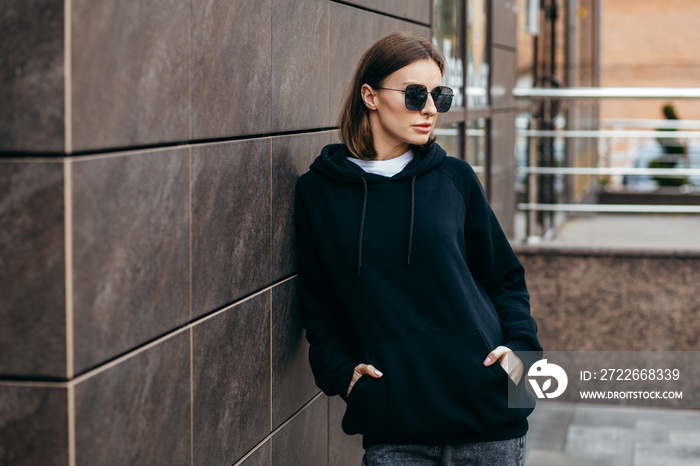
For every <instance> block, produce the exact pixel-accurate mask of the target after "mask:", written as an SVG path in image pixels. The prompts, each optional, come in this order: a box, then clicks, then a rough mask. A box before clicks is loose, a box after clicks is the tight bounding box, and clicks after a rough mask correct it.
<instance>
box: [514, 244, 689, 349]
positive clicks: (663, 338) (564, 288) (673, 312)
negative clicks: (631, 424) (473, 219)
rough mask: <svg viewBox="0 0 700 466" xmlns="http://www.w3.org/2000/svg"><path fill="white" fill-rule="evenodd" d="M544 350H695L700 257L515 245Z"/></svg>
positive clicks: (678, 252)
mask: <svg viewBox="0 0 700 466" xmlns="http://www.w3.org/2000/svg"><path fill="white" fill-rule="evenodd" d="M516 253H517V254H518V257H519V258H520V260H521V262H522V263H523V266H524V267H525V278H526V280H527V285H528V290H529V291H530V296H531V299H530V301H531V304H532V315H533V316H534V317H535V319H536V320H537V324H538V327H539V332H538V336H539V339H540V342H541V343H542V346H543V347H544V349H545V350H547V351H696V350H697V348H698V340H699V339H700V328H699V327H698V325H697V324H696V323H697V322H698V318H699V317H700V254H699V253H698V252H697V251H692V250H682V249H676V250H654V249H641V250H640V249H634V248H626V249H621V248H595V247H568V246H564V247H558V246H551V247H544V246H540V247H533V246H517V247H516Z"/></svg>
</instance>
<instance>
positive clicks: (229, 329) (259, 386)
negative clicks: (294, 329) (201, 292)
mask: <svg viewBox="0 0 700 466" xmlns="http://www.w3.org/2000/svg"><path fill="white" fill-rule="evenodd" d="M270 299H271V297H270V292H269V291H268V292H265V293H261V294H258V295H255V296H253V297H251V298H250V299H247V300H245V301H243V302H242V303H240V304H238V305H236V306H234V307H232V308H231V309H228V310H226V311H224V312H223V313H221V314H217V315H215V316H213V317H212V318H210V319H207V320H205V321H203V322H201V323H199V324H197V325H196V326H195V327H194V328H193V330H192V341H193V343H192V344H193V353H192V354H193V356H192V358H193V359H192V361H193V377H194V381H193V387H194V392H193V400H194V405H193V407H194V419H193V426H194V464H206V465H209V464H211V465H218V464H221V465H229V464H233V463H234V462H235V461H236V460H237V459H239V458H240V457H241V456H243V455H244V454H245V453H246V452H247V451H248V450H250V449H251V448H253V447H254V446H255V445H256V444H257V443H258V442H260V441H261V440H262V439H263V438H264V437H265V436H266V435H267V434H269V432H270Z"/></svg>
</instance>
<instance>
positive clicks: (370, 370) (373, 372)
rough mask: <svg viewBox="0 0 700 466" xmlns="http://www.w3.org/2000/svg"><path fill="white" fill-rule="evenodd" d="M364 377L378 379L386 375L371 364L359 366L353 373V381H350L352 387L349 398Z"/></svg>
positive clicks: (349, 388) (350, 387)
mask: <svg viewBox="0 0 700 466" xmlns="http://www.w3.org/2000/svg"><path fill="white" fill-rule="evenodd" d="M363 375H369V376H371V377H374V378H375V379H378V378H379V377H381V376H382V375H384V374H382V373H381V371H379V370H378V369H377V368H376V367H374V366H373V365H371V364H358V365H357V366H355V370H354V371H353V373H352V380H351V381H350V386H349V387H348V394H347V396H350V390H352V387H354V386H355V382H357V381H358V380H360V377H362V376H363Z"/></svg>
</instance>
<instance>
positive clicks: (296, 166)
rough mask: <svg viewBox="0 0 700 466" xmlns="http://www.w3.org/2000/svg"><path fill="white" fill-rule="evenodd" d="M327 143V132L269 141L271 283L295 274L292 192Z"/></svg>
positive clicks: (328, 133)
mask: <svg viewBox="0 0 700 466" xmlns="http://www.w3.org/2000/svg"><path fill="white" fill-rule="evenodd" d="M329 142H330V132H322V133H312V134H301V135H295V136H279V137H274V138H272V255H271V260H272V281H275V280H278V279H280V278H282V277H286V276H289V275H292V274H293V273H295V272H296V270H297V265H296V235H295V229H294V188H295V186H296V182H297V179H298V178H299V176H300V175H301V174H303V173H306V172H307V171H308V169H309V166H310V165H311V162H313V160H314V159H315V158H316V157H317V156H318V155H319V154H320V153H321V149H322V148H323V146H325V145H326V144H328V143H329Z"/></svg>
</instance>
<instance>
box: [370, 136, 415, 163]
mask: <svg viewBox="0 0 700 466" xmlns="http://www.w3.org/2000/svg"><path fill="white" fill-rule="evenodd" d="M408 148H409V146H408V144H407V143H405V142H402V143H398V144H396V143H395V144H387V142H386V141H383V140H382V138H377V137H375V138H374V151H375V152H376V153H377V157H376V158H375V160H389V159H395V158H396V157H400V156H402V155H403V154H405V153H406V152H407V151H408Z"/></svg>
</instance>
